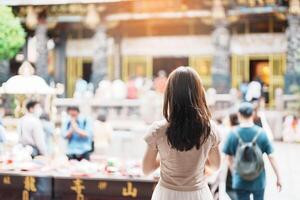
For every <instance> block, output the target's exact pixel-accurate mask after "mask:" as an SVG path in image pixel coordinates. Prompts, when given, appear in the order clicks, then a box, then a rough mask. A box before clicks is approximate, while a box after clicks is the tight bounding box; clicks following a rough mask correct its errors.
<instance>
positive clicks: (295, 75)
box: [285, 15, 300, 93]
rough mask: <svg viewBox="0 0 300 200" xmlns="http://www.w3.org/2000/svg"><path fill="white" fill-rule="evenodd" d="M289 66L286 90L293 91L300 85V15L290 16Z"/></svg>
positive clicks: (286, 76) (288, 37) (288, 32)
mask: <svg viewBox="0 0 300 200" xmlns="http://www.w3.org/2000/svg"><path fill="white" fill-rule="evenodd" d="M286 35H287V68H286V73H285V92H286V93H292V92H293V90H294V89H295V87H297V86H298V87H299V85H300V16H299V15H289V16H288V29H287V31H286Z"/></svg>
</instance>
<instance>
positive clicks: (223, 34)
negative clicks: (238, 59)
mask: <svg viewBox="0 0 300 200" xmlns="http://www.w3.org/2000/svg"><path fill="white" fill-rule="evenodd" d="M212 40H213V46H214V55H213V62H212V85H213V87H214V88H215V89H216V91H217V93H228V92H229V90H230V32H229V30H228V28H227V23H226V21H225V20H222V21H217V22H216V23H215V30H214V31H213V33H212Z"/></svg>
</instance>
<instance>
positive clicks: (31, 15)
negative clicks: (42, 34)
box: [25, 6, 38, 29]
mask: <svg viewBox="0 0 300 200" xmlns="http://www.w3.org/2000/svg"><path fill="white" fill-rule="evenodd" d="M25 22H26V26H27V27H28V28H29V29H34V28H35V27H36V26H37V24H38V16H37V13H36V12H35V10H34V8H33V7H32V6H29V7H28V8H27V16H26V21H25Z"/></svg>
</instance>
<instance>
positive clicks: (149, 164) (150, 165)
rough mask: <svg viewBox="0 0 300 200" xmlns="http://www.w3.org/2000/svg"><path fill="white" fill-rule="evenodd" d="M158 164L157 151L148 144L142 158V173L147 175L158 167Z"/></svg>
mask: <svg viewBox="0 0 300 200" xmlns="http://www.w3.org/2000/svg"><path fill="white" fill-rule="evenodd" d="M159 166H160V160H159V158H158V151H157V150H155V149H152V148H150V147H149V146H148V147H147V150H146V152H145V155H144V159H143V173H144V174H145V175H146V176H147V175H149V174H151V173H152V172H154V171H155V170H156V169H157V168H159Z"/></svg>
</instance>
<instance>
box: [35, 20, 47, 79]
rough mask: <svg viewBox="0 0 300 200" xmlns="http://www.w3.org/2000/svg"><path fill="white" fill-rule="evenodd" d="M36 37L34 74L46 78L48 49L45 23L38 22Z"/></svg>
mask: <svg viewBox="0 0 300 200" xmlns="http://www.w3.org/2000/svg"><path fill="white" fill-rule="evenodd" d="M35 37H36V45H37V47H36V50H37V58H36V63H35V66H36V74H37V75H39V76H41V77H43V78H45V79H46V78H47V77H48V49H47V42H48V37H47V25H46V23H39V24H38V25H37V27H36V30H35Z"/></svg>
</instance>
